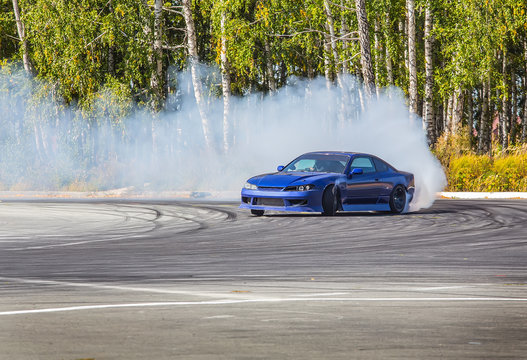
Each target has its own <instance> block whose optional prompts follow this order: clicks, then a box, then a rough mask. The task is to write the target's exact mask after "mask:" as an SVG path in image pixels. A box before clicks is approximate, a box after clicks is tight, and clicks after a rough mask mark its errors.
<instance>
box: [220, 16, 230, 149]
mask: <svg viewBox="0 0 527 360" xmlns="http://www.w3.org/2000/svg"><path fill="white" fill-rule="evenodd" d="M226 11H227V10H226V9H225V8H223V9H222V10H221V15H220V16H221V19H220V23H221V25H220V28H221V50H220V51H221V56H220V58H221V85H222V94H223V151H224V152H225V153H228V152H229V146H230V122H229V112H230V102H231V75H230V64H229V59H228V58H227V35H226V31H225V21H226V20H225V18H226V15H225V13H226Z"/></svg>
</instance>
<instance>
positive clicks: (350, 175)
mask: <svg viewBox="0 0 527 360" xmlns="http://www.w3.org/2000/svg"><path fill="white" fill-rule="evenodd" d="M363 173H364V170H362V169H361V168H355V169H353V170H351V171H350V173H349V177H352V176H353V175H362V174H363Z"/></svg>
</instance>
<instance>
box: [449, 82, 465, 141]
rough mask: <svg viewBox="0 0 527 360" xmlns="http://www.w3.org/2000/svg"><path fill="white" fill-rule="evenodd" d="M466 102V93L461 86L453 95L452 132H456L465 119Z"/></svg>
mask: <svg viewBox="0 0 527 360" xmlns="http://www.w3.org/2000/svg"><path fill="white" fill-rule="evenodd" d="M464 102H465V93H464V92H463V90H461V88H460V87H458V88H456V90H455V91H454V94H453V96H452V126H451V133H452V134H456V133H457V132H458V130H459V128H460V127H461V120H462V119H463V104H464Z"/></svg>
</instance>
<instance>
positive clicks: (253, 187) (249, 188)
mask: <svg viewBox="0 0 527 360" xmlns="http://www.w3.org/2000/svg"><path fill="white" fill-rule="evenodd" d="M243 187H244V188H246V189H248V190H256V189H258V186H256V185H254V184H249V183H245V185H243Z"/></svg>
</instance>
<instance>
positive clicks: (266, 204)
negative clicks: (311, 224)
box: [240, 189, 322, 212]
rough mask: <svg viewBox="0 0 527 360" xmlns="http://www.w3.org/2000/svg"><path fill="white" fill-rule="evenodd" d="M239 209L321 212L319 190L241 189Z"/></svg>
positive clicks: (320, 194)
mask: <svg viewBox="0 0 527 360" xmlns="http://www.w3.org/2000/svg"><path fill="white" fill-rule="evenodd" d="M241 197H242V198H241V200H242V202H241V205H240V208H241V209H252V210H271V211H300V212H322V193H321V191H320V190H317V189H313V190H309V191H282V190H260V189H259V190H249V189H242V193H241Z"/></svg>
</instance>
